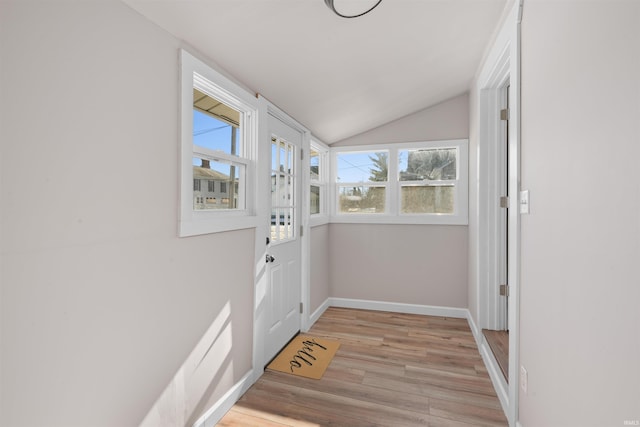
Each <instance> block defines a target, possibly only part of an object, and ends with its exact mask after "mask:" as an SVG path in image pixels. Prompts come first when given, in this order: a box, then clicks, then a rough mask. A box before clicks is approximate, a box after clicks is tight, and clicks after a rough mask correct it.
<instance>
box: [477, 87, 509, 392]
mask: <svg viewBox="0 0 640 427" xmlns="http://www.w3.org/2000/svg"><path fill="white" fill-rule="evenodd" d="M509 88H510V85H509V82H507V83H506V84H505V85H503V86H502V87H501V88H500V89H499V90H498V96H499V99H498V108H499V110H500V114H499V118H500V122H499V124H498V129H497V132H496V138H497V141H496V145H495V148H496V154H495V158H496V184H497V189H498V195H499V202H498V204H499V210H497V224H496V225H497V227H496V230H495V233H496V255H497V256H496V258H495V261H494V262H495V263H496V264H497V265H496V266H495V268H496V270H497V274H496V276H495V277H496V278H497V281H496V283H494V286H491V289H492V292H493V294H494V300H495V302H496V304H495V305H494V306H493V310H495V313H494V315H495V319H496V321H495V323H494V325H493V328H491V329H483V330H482V333H483V335H484V337H485V339H486V340H487V344H489V348H490V349H491V352H492V353H493V356H494V357H495V359H496V362H497V364H498V367H499V368H500V371H501V372H502V375H503V376H504V378H505V380H506V382H507V383H508V382H509V322H508V319H509V301H508V300H509V215H508V209H509V197H510V196H511V195H510V192H509Z"/></svg>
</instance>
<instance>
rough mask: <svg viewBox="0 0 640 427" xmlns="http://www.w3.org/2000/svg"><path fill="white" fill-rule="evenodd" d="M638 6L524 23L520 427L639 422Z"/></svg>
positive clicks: (579, 5)
mask: <svg viewBox="0 0 640 427" xmlns="http://www.w3.org/2000/svg"><path fill="white" fill-rule="evenodd" d="M638 159H640V2H637V1H613V0H606V1H605V0H597V1H589V2H587V1H573V2H558V1H530V0H527V1H526V3H525V8H524V14H523V21H522V186H523V188H524V189H528V190H530V195H531V214H530V215H526V216H523V217H522V225H521V230H522V262H521V295H520V296H521V309H520V316H521V317H520V322H521V334H520V336H521V338H520V354H521V361H520V363H521V364H522V365H524V366H525V367H526V369H527V370H528V373H529V384H528V393H526V394H525V393H521V395H520V421H521V423H522V425H523V426H525V427H533V426H541V425H544V426H573V425H576V426H577V425H580V426H604V425H608V426H618V425H624V421H631V422H635V423H638V422H639V421H640V363H639V361H640V305H639V304H640V280H639V275H638V263H639V261H640V167H638V165H639V164H638Z"/></svg>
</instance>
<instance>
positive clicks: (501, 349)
mask: <svg viewBox="0 0 640 427" xmlns="http://www.w3.org/2000/svg"><path fill="white" fill-rule="evenodd" d="M482 333H483V334H484V337H485V339H486V340H487V343H488V344H489V348H491V351H492V352H493V355H494V356H495V358H496V362H498V366H499V367H500V371H502V375H504V379H505V380H507V383H508V382H509V331H492V330H490V329H483V330H482Z"/></svg>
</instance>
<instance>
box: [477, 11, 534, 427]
mask: <svg viewBox="0 0 640 427" xmlns="http://www.w3.org/2000/svg"><path fill="white" fill-rule="evenodd" d="M522 3H523V0H518V1H516V2H514V3H513V5H512V7H511V9H510V10H509V12H508V13H507V15H506V18H505V20H504V22H503V23H502V25H501V28H500V30H499V33H498V35H497V37H496V40H495V41H494V42H493V43H492V45H491V47H490V49H489V53H488V55H487V57H486V59H485V61H484V62H483V65H482V66H481V68H480V72H479V73H478V79H477V83H476V89H477V100H478V105H477V106H478V116H479V118H478V120H479V141H478V174H479V175H478V177H477V180H478V183H479V186H478V199H477V203H478V209H477V214H478V216H477V224H478V239H477V246H476V247H475V248H473V250H474V251H475V252H476V256H477V257H478V261H477V262H478V276H477V277H475V278H472V281H473V282H474V283H475V285H476V286H477V295H478V312H477V315H478V323H479V324H480V327H487V326H488V325H489V324H490V323H491V322H490V319H489V316H490V315H491V313H490V307H491V304H490V302H489V298H490V295H489V292H488V290H489V285H490V284H491V281H492V280H494V278H495V276H493V277H492V271H491V265H492V262H491V260H492V259H495V258H491V257H490V256H489V253H491V254H493V255H494V257H495V255H496V254H495V252H493V251H494V250H495V245H492V244H491V243H492V239H493V238H494V237H495V235H493V236H492V233H491V230H490V227H491V226H492V224H495V220H496V216H495V214H494V213H493V212H492V211H491V209H490V208H489V206H488V205H487V203H488V201H490V200H491V199H490V196H491V194H492V192H493V193H495V190H496V189H495V188H494V187H492V185H494V184H492V183H491V182H490V181H491V177H492V176H491V174H490V173H489V171H490V170H491V166H492V165H491V162H492V160H491V159H492V156H491V155H490V154H489V153H488V151H489V150H490V149H491V148H490V146H491V144H490V141H492V138H495V134H496V131H495V130H492V127H494V126H495V116H494V117H493V118H492V113H491V111H492V110H491V109H492V108H494V107H493V106H492V105H495V100H493V99H491V98H493V97H495V94H496V93H497V92H498V90H499V89H500V86H501V82H504V78H505V75H507V76H508V78H509V83H510V93H509V98H510V99H509V102H510V105H509V109H510V122H509V159H508V162H509V177H508V180H509V189H510V195H511V197H510V200H509V202H510V205H509V212H508V217H509V244H508V252H509V254H508V256H509V277H508V283H509V297H508V298H509V302H508V304H509V313H508V324H509V378H511V381H510V382H509V384H508V386H507V390H508V400H507V403H508V405H507V407H506V410H505V413H506V416H507V419H508V420H509V425H510V426H512V427H514V426H515V425H516V423H517V420H518V403H519V400H518V399H519V390H518V388H519V375H518V369H519V365H520V355H519V342H520V341H519V340H520V337H519V331H520V317H519V316H520V313H519V309H520V303H519V298H520V296H519V295H520V283H519V277H520V215H519V213H518V205H519V203H518V194H519V191H520V22H521V12H522ZM487 97H488V98H487ZM481 248H482V250H481ZM487 248H488V250H487ZM481 354H483V358H484V357H485V356H486V357H487V359H495V358H494V357H493V354H492V353H490V352H489V351H485V352H484V353H483V352H481ZM485 364H486V365H487V367H488V368H489V366H491V365H492V364H491V363H487V362H486V361H485ZM496 388H497V387H496ZM501 402H502V400H501Z"/></svg>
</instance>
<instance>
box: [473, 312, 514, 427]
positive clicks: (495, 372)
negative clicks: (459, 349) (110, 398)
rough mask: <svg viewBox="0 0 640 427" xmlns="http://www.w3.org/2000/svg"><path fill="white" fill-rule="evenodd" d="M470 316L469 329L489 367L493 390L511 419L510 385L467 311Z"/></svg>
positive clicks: (485, 363)
mask: <svg viewBox="0 0 640 427" xmlns="http://www.w3.org/2000/svg"><path fill="white" fill-rule="evenodd" d="M467 313H468V314H469V316H468V317H467V321H468V322H469V327H470V328H471V332H472V333H473V337H474V338H475V339H476V345H477V346H478V351H479V352H480V356H482V360H483V361H484V365H485V366H486V367H487V371H488V372H489V378H491V382H492V383H493V388H494V389H495V390H496V394H497V395H498V400H500V405H502V410H503V411H504V415H505V416H506V417H507V419H508V418H509V409H508V408H509V385H508V384H507V382H506V380H505V379H504V376H503V375H502V371H501V370H500V366H498V362H496V358H495V357H494V356H493V353H492V352H491V348H489V344H488V343H487V340H485V338H484V335H483V334H482V331H481V330H480V329H478V327H477V326H476V323H475V321H474V320H473V317H472V316H471V313H470V312H469V311H467Z"/></svg>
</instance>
